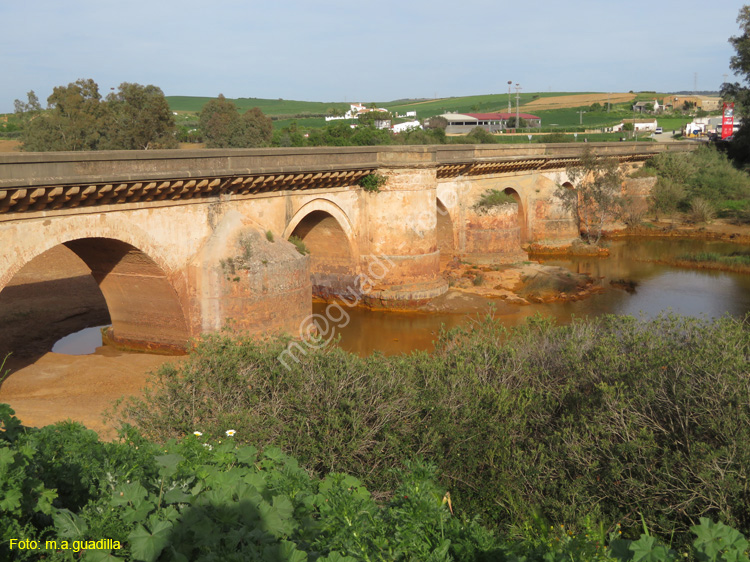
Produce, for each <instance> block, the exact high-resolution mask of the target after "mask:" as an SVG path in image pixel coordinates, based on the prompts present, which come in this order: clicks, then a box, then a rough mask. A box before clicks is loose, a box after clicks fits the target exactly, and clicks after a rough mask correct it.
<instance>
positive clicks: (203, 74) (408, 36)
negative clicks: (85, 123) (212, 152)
mask: <svg viewBox="0 0 750 562" xmlns="http://www.w3.org/2000/svg"><path fill="white" fill-rule="evenodd" d="M743 3H744V2H743V0H717V1H716V2H712V3H711V2H705V0H702V1H697V0H648V1H646V0H569V1H567V2H566V1H564V0H525V1H518V0H517V1H515V2H509V1H507V0H463V1H461V2H445V1H443V0H430V1H427V0H402V1H394V0H384V1H381V2H378V3H372V2H367V3H357V2H351V1H348V2H344V1H340V0H308V1H301V0H275V1H273V0H266V1H264V2H261V1H256V0H246V1H240V0H223V1H219V2H209V1H207V0H203V1H200V2H198V1H195V0H179V1H177V0H121V1H118V2H112V1H110V0H96V1H94V0H67V1H65V2H62V1H60V0H25V1H24V2H17V1H15V2H14V1H12V0H2V2H1V3H0V22H2V24H3V25H2V32H1V33H0V72H1V73H2V78H1V79H0V112H10V111H12V110H13V100H14V99H16V98H19V99H23V100H25V99H26V92H28V91H29V90H34V91H35V92H36V94H37V95H38V96H39V99H40V100H41V101H42V103H43V105H45V101H46V98H47V97H48V96H49V95H50V94H51V93H52V88H53V87H54V86H57V85H64V84H68V83H70V82H73V81H75V80H76V79H78V78H93V79H94V80H95V81H96V82H97V83H98V84H99V87H100V91H101V93H102V94H103V95H106V94H107V93H109V91H110V88H113V87H117V86H118V85H119V84H120V83H121V82H137V83H140V84H154V85H156V86H159V87H160V88H161V89H162V90H163V91H164V93H165V94H166V95H195V96H216V95H218V94H219V93H223V94H224V95H225V96H227V97H231V98H236V97H258V98H284V99H298V100H308V101H324V102H331V101H347V102H353V101H360V102H363V103H369V102H372V101H390V100H393V99H398V98H427V97H436V96H437V97H447V96H462V95H471V94H490V93H503V92H507V82H508V80H512V81H513V82H514V83H518V84H520V85H521V87H522V88H523V91H525V92H547V91H595V92H608V91H613V92H616V91H629V90H635V91H638V90H657V91H664V92H669V91H679V90H693V85H694V83H695V78H696V73H697V87H698V89H699V90H710V89H718V87H719V86H720V84H721V82H722V81H723V79H724V78H723V75H724V74H729V76H730V77H731V76H732V74H731V72H730V70H729V57H730V56H731V55H732V48H731V46H730V45H729V43H728V42H727V39H728V38H729V37H730V36H731V35H736V34H737V33H738V27H737V24H736V18H737V14H738V12H739V9H740V8H741V7H742V5H743Z"/></svg>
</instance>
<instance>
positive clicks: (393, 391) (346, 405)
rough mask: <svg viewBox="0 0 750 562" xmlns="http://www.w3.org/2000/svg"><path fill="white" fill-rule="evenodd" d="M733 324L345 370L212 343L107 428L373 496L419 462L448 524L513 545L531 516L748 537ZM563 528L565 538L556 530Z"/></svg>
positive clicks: (592, 328)
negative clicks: (335, 479)
mask: <svg viewBox="0 0 750 562" xmlns="http://www.w3.org/2000/svg"><path fill="white" fill-rule="evenodd" d="M749 335H750V333H749V332H748V327H747V325H746V324H745V323H744V322H742V321H738V320H733V319H729V318H725V319H722V320H718V321H716V322H707V321H700V320H694V319H683V318H673V317H665V318H660V319H658V320H655V321H653V322H641V321H637V320H635V319H632V318H627V317H605V318H600V319H597V320H590V321H577V322H574V323H573V324H572V325H570V326H565V327H555V326H552V325H550V323H548V322H547V321H543V320H537V321H534V322H532V323H531V324H530V325H528V326H525V327H522V328H518V329H513V330H507V329H506V328H504V327H503V326H502V325H501V324H500V323H499V322H497V321H495V320H493V319H489V318H488V319H485V320H483V321H482V322H478V323H476V324H474V325H472V326H470V327H468V328H465V329H461V330H458V331H453V332H450V333H447V334H443V335H442V336H441V338H440V340H439V342H438V343H437V349H436V351H435V353H434V354H426V353H413V354H412V355H409V356H399V357H382V356H379V355H374V356H372V357H368V358H359V357H356V356H354V355H351V354H348V353H345V352H343V351H341V350H338V349H327V350H318V351H314V350H308V353H307V354H305V355H304V356H299V357H298V359H299V362H294V361H291V362H290V361H287V363H289V364H290V367H291V368H290V370H287V369H286V368H285V367H284V366H283V365H282V364H281V363H280V362H279V361H278V357H279V355H280V353H281V352H282V351H283V349H284V344H283V342H280V341H272V342H266V343H264V344H258V343H256V342H253V341H250V340H239V341H236V340H231V339H229V338H224V337H216V338H212V339H209V340H207V341H205V342H203V343H202V344H201V345H200V346H199V348H198V350H197V351H196V353H194V354H193V355H192V356H191V357H190V359H189V360H188V361H187V362H185V363H183V364H182V365H181V366H179V367H173V366H167V367H164V368H162V369H161V370H160V371H159V373H158V375H157V376H156V378H155V380H154V381H153V386H152V389H151V391H150V392H149V393H148V394H147V395H146V397H145V398H143V399H142V400H134V401H131V402H130V403H129V404H127V406H126V407H125V408H124V409H123V410H122V414H123V415H124V417H125V418H126V419H127V420H129V421H131V422H132V423H134V424H135V425H136V426H138V427H140V428H141V430H142V431H144V433H145V434H146V435H147V437H148V438H150V439H154V440H156V441H164V440H167V439H171V438H178V437H180V436H182V435H190V434H191V433H192V432H193V431H195V430H196V429H198V430H200V431H202V432H203V433H204V434H205V435H206V436H207V437H209V438H211V439H218V438H220V437H221V436H222V435H223V432H224V431H225V430H226V429H227V428H233V429H236V430H237V431H238V436H241V439H242V440H247V442H249V443H252V444H254V445H256V446H259V447H264V446H266V445H271V444H273V445H276V446H279V447H281V448H282V449H283V450H284V451H285V452H287V453H289V454H291V455H293V456H294V457H296V458H297V459H298V460H299V461H300V462H301V463H302V464H303V465H304V466H306V467H308V468H309V469H310V470H312V471H313V472H314V473H316V474H319V475H325V474H327V473H329V472H345V473H349V474H352V475H355V476H356V477H358V478H360V479H361V480H362V481H363V482H364V483H365V485H366V486H368V487H369V488H370V489H371V490H372V491H373V494H374V495H375V496H376V497H378V498H387V497H392V496H391V491H392V490H394V489H395V488H396V487H397V483H398V478H397V477H396V475H395V473H394V469H396V468H401V467H403V463H404V461H405V460H407V459H413V458H416V457H423V458H425V459H427V461H428V462H430V463H433V464H435V465H436V467H437V472H436V477H437V478H438V482H439V483H440V485H442V486H443V487H444V488H446V489H449V490H450V492H451V495H452V497H453V507H454V509H455V510H456V512H457V513H458V514H461V515H463V516H466V517H474V516H478V517H480V519H481V521H482V522H483V523H484V524H486V525H489V526H491V527H492V528H497V529H500V530H501V531H503V532H508V533H522V532H523V529H525V528H527V527H529V526H532V527H533V526H537V524H536V523H535V522H536V521H538V520H539V518H542V519H543V520H546V521H549V522H551V523H552V524H553V525H559V524H565V525H566V526H570V529H571V531H572V532H574V533H579V532H581V531H582V530H584V529H586V527H587V525H590V522H591V521H597V522H604V523H605V525H607V524H609V522H619V523H621V524H622V529H623V532H624V533H625V534H626V536H629V537H631V538H636V537H637V536H638V535H637V533H638V532H639V529H640V528H641V516H642V517H644V518H645V521H646V522H647V524H648V527H649V528H650V529H652V530H653V531H654V532H655V533H657V534H659V535H660V536H662V537H664V538H669V537H671V536H674V539H673V540H674V544H677V545H684V544H685V542H686V541H687V538H686V537H687V531H688V528H689V527H690V526H691V525H692V524H694V523H695V522H696V520H697V518H698V517H700V516H711V517H715V518H719V519H721V520H722V521H724V522H726V523H728V524H731V525H734V526H736V527H737V528H740V529H747V528H748V527H749V526H750V507H749V506H750V497H749V495H750V492H748V489H747V487H746V482H747V478H748V476H750V475H749V474H748V471H749V470H750V447H749V446H748V444H750V378H748V377H750V375H748V373H750V369H748V352H749V351H750V348H749V344H750V338H749V337H748V336H749ZM566 528H567V527H566Z"/></svg>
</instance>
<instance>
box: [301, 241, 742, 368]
mask: <svg viewBox="0 0 750 562" xmlns="http://www.w3.org/2000/svg"><path fill="white" fill-rule="evenodd" d="M609 248H610V256H609V257H608V258H568V259H550V260H544V263H545V264H548V265H557V266H561V267H565V268H567V269H570V270H571V271H573V272H576V273H586V274H588V275H589V276H591V277H592V278H593V279H595V280H596V282H597V283H599V284H600V285H601V286H602V287H603V288H604V291H603V292H601V293H599V294H594V295H592V296H590V297H589V298H586V299H583V300H579V301H573V302H555V303H546V304H531V305H510V304H507V303H505V302H503V301H497V306H496V307H495V311H494V314H495V315H496V316H498V317H500V318H501V319H502V320H503V322H504V323H506V324H507V325H508V326H513V325H517V324H519V323H521V322H523V321H525V319H527V318H528V317H530V316H533V315H536V314H541V315H542V316H549V317H552V318H554V319H555V320H556V321H557V322H558V323H566V322H570V321H571V319H572V318H573V317H591V316H599V315H602V314H628V315H633V316H641V317H645V318H651V317H654V316H657V315H658V314H661V313H666V312H670V311H671V312H674V313H677V314H682V315H688V316H697V317H707V318H716V317H720V316H723V315H725V314H730V315H732V316H736V317H743V316H745V315H746V314H747V313H748V312H750V275H744V274H737V273H728V272H723V271H708V270H691V269H682V268H676V267H671V266H668V265H663V264H659V263H655V262H656V261H657V260H665V259H669V258H674V257H677V256H680V255H683V254H688V253H695V252H717V253H721V254H729V253H732V252H736V251H740V250H750V248H747V247H744V246H738V245H736V244H731V243H727V242H712V241H703V240H679V239H666V240H665V239H654V240H651V239H640V240H616V241H612V242H610V243H609ZM611 281H616V282H617V281H626V282H628V288H629V289H630V290H629V291H626V290H624V289H622V288H617V285H612V284H610V282H611ZM620 286H621V284H620ZM325 308H326V305H324V304H316V305H315V306H314V309H315V310H314V312H316V313H318V314H321V315H324V314H325ZM347 313H348V315H349V319H348V322H346V325H344V323H345V322H344V321H339V322H338V327H337V330H336V333H337V335H338V336H340V339H339V340H338V345H339V346H341V347H342V348H344V349H346V350H349V351H352V352H354V353H357V354H360V355H367V354H370V353H372V352H373V351H381V352H383V353H385V354H389V355H390V354H397V353H401V352H408V351H411V350H413V349H424V350H430V349H432V348H433V347H434V346H433V342H434V341H435V339H436V338H437V336H438V334H439V332H440V329H441V326H444V327H446V328H451V327H454V326H458V325H460V324H464V323H467V322H471V321H472V320H473V319H476V318H477V317H478V314H477V313H475V314H447V313H439V314H435V313H432V314H418V313H408V314H407V313H392V312H382V311H368V310H363V309H358V308H354V309H350V310H347Z"/></svg>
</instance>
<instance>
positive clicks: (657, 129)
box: [654, 127, 664, 135]
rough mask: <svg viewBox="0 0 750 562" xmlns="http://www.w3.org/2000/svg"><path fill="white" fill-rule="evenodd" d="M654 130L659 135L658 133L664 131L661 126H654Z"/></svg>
mask: <svg viewBox="0 0 750 562" xmlns="http://www.w3.org/2000/svg"><path fill="white" fill-rule="evenodd" d="M654 132H655V133H656V134H657V135H660V134H662V133H663V132H664V129H662V128H661V127H657V128H656V131H654Z"/></svg>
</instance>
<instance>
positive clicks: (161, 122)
mask: <svg viewBox="0 0 750 562" xmlns="http://www.w3.org/2000/svg"><path fill="white" fill-rule="evenodd" d="M107 106H108V107H107V120H108V125H109V126H108V127H107V131H108V135H107V138H106V139H105V140H104V141H103V142H102V146H101V148H110V149H123V150H147V149H149V148H174V147H176V146H177V139H176V132H177V128H176V126H175V122H174V116H173V115H172V112H171V111H170V109H169V103H167V99H166V98H165V97H164V92H162V91H161V88H157V87H156V86H152V85H148V86H142V85H140V84H130V83H128V82H123V83H122V84H120V87H119V89H118V91H117V92H116V93H111V94H110V95H109V96H107Z"/></svg>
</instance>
